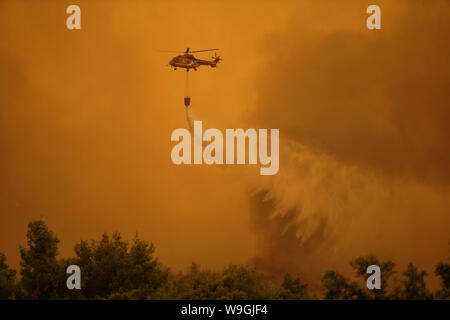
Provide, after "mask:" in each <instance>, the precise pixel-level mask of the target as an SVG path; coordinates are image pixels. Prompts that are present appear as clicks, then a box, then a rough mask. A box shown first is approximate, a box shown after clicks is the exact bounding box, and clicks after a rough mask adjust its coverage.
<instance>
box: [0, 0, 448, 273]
mask: <svg viewBox="0 0 450 320" xmlns="http://www.w3.org/2000/svg"><path fill="white" fill-rule="evenodd" d="M70 4H72V3H70V1H41V2H40V3H39V4H35V3H32V2H31V1H2V3H1V4H0V36H1V39H2V40H1V41H0V64H1V65H0V67H1V72H0V107H1V108H0V147H1V150H2V152H1V159H0V161H1V162H0V179H1V181H2V182H1V184H0V199H1V201H0V211H1V213H0V214H1V216H0V219H1V224H0V251H2V252H5V253H6V255H7V257H8V261H9V262H12V263H13V265H17V263H18V260H19V257H18V245H19V244H23V243H24V241H25V231H26V224H27V222H28V221H29V220H30V219H32V218H39V217H40V216H43V217H44V219H45V220H46V221H47V222H48V224H49V226H50V228H52V229H53V230H55V231H56V233H57V234H58V236H59V237H60V239H61V253H62V255H64V256H67V255H70V254H72V252H73V251H72V248H73V245H74V244H75V242H77V241H79V240H80V238H83V239H86V238H87V239H90V238H98V237H99V235H100V233H101V232H104V231H114V230H120V231H122V232H123V233H124V235H125V236H126V237H131V236H132V235H133V234H134V233H135V232H136V231H138V232H139V234H140V236H141V237H142V238H145V239H149V240H153V241H154V242H155V244H156V248H157V254H158V255H159V257H160V258H161V260H162V262H163V263H165V264H168V265H170V266H172V267H174V268H175V269H181V268H184V267H185V266H187V265H189V264H190V262H191V261H193V260H194V261H197V262H199V263H200V264H202V265H205V266H206V267H211V268H219V267H222V266H224V265H226V264H228V263H247V262H251V263H255V264H257V265H258V266H260V267H261V268H263V269H264V270H266V271H268V272H272V273H280V272H284V271H293V272H301V273H302V274H304V275H305V276H307V277H310V278H311V279H313V278H315V277H317V276H318V275H319V274H320V273H321V272H323V271H325V270H326V269H329V268H331V267H340V268H344V269H345V268H347V267H348V261H349V260H350V259H352V258H354V257H355V256H356V255H361V254H366V253H368V252H374V253H375V254H377V255H379V256H380V257H381V258H384V259H393V260H394V261H396V262H398V263H399V264H404V263H406V262H409V261H413V262H416V263H417V264H418V265H419V266H420V267H422V268H426V269H427V270H428V271H431V270H432V267H433V265H434V263H435V262H436V261H438V260H439V259H443V258H445V257H446V256H447V250H448V240H449V235H450V232H449V231H450V227H449V226H450V224H449V219H450V217H449V208H450V200H449V199H450V194H449V179H450V165H449V163H450V162H449V160H450V159H449V157H450V156H449V152H448V141H449V138H450V129H449V128H450V127H449V126H448V123H449V120H450V110H449V108H448V104H449V96H448V95H449V92H450V90H449V89H450V88H449V75H448V70H449V69H450V68H449V63H450V62H449V61H450V60H449V54H450V47H449V44H448V39H449V36H450V30H449V26H448V23H447V21H448V17H449V16H450V4H448V3H447V2H445V1H414V2H411V1H395V2H393V1H377V4H378V5H379V6H380V7H381V10H382V29H381V30H379V31H369V30H367V29H366V28H365V19H366V17H367V15H366V14H365V9H366V7H367V5H368V4H367V3H365V2H363V1H346V2H344V3H340V2H328V1H327V2H325V1H304V2H298V1H292V2H291V1H284V2H283V1H281V2H275V1H274V2H269V1H226V2H225V1H224V2H214V1H190V2H189V3H186V2H182V1H160V2H158V1H152V2H148V1H131V2H130V1H114V2H111V1H95V2H92V1H78V2H77V4H78V5H79V6H80V7H81V10H82V30H79V31H68V30H67V29H66V27H65V18H66V16H67V15H66V14H65V9H66V7H67V6H68V5H70ZM186 47H190V48H192V49H193V50H194V49H205V48H215V47H218V48H220V49H221V51H220V52H219V53H220V55H221V56H222V57H223V58H224V60H223V61H222V62H221V63H220V64H218V66H217V68H215V69H211V68H208V67H202V68H200V69H199V70H198V71H197V72H195V73H194V72H192V74H190V79H189V80H190V88H189V94H190V96H191V98H192V100H191V107H192V110H193V112H194V114H195V115H196V119H197V118H198V119H199V120H203V122H204V124H206V125H207V126H208V127H215V128H220V129H224V128H240V127H242V128H250V127H254V128H279V129H280V139H281V141H280V171H279V173H278V174H277V175H275V176H273V177H261V176H259V174H258V172H259V169H258V168H255V167H248V166H245V167H243V168H242V167H238V166H235V167H227V168H223V167H216V166H211V167H210V166H205V165H202V166H175V165H173V164H172V162H171V160H170V151H171V147H172V144H171V143H170V135H171V132H172V131H173V130H174V129H176V128H181V127H187V123H186V114H185V110H183V109H184V108H185V107H184V105H183V98H184V95H185V93H186V88H185V85H186V83H185V74H184V72H183V71H180V70H177V71H176V72H175V71H172V70H170V69H169V68H168V67H166V64H167V62H168V61H169V60H170V58H171V57H172V56H170V55H167V54H163V53H159V52H158V50H184V49H185V48H186ZM199 57H201V58H205V59H208V58H210V55H209V53H205V54H202V55H201V56H199Z"/></svg>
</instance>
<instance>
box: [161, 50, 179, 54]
mask: <svg viewBox="0 0 450 320" xmlns="http://www.w3.org/2000/svg"><path fill="white" fill-rule="evenodd" d="M157 51H158V52H168V53H185V52H184V51H170V50H157Z"/></svg>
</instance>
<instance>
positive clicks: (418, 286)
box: [400, 263, 433, 300]
mask: <svg viewBox="0 0 450 320" xmlns="http://www.w3.org/2000/svg"><path fill="white" fill-rule="evenodd" d="M426 275H427V273H426V272H425V271H423V270H422V271H419V269H418V268H417V267H416V266H414V265H413V264H412V263H409V264H408V266H407V269H406V271H405V272H403V276H404V279H403V280H402V281H401V282H402V285H403V288H402V290H401V293H400V295H401V298H402V299H407V300H426V299H433V294H432V293H431V292H430V291H428V289H427V285H426V283H425V276H426Z"/></svg>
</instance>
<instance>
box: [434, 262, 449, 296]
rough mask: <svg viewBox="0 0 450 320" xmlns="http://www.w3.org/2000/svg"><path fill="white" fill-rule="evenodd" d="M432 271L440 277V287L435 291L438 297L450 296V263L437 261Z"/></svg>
mask: <svg viewBox="0 0 450 320" xmlns="http://www.w3.org/2000/svg"><path fill="white" fill-rule="evenodd" d="M434 273H435V274H436V275H437V276H438V277H439V278H441V288H440V289H439V290H438V291H437V292H436V296H437V298H439V299H449V298H450V264H448V263H444V262H439V263H438V264H437V265H436V268H435V269H434Z"/></svg>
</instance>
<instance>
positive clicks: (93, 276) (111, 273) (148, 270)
mask: <svg viewBox="0 0 450 320" xmlns="http://www.w3.org/2000/svg"><path fill="white" fill-rule="evenodd" d="M154 252H155V247H154V245H153V243H148V242H147V241H143V240H140V239H139V238H138V236H137V235H136V237H135V239H134V240H133V243H132V244H131V246H130V245H129V243H128V242H126V241H124V240H122V237H121V235H120V233H117V232H116V233H114V234H113V235H112V236H111V237H110V236H109V235H108V234H107V233H105V234H103V236H102V239H101V240H100V241H91V242H90V243H89V242H87V241H81V242H80V243H78V244H77V245H76V246H75V253H76V258H75V259H74V260H73V264H76V265H78V266H80V268H81V269H82V270H83V276H82V278H81V279H82V288H83V294H84V296H85V297H86V298H109V297H113V298H123V299H125V298H133V299H134V298H135V299H145V298H149V297H151V296H152V294H154V293H155V292H156V291H157V290H158V289H159V288H160V287H161V286H163V285H164V284H165V283H166V282H167V278H168V270H166V269H164V268H163V267H162V266H161V265H160V263H159V262H158V260H157V258H156V257H154Z"/></svg>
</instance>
